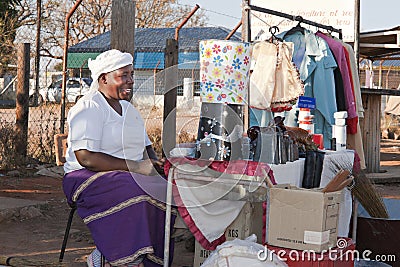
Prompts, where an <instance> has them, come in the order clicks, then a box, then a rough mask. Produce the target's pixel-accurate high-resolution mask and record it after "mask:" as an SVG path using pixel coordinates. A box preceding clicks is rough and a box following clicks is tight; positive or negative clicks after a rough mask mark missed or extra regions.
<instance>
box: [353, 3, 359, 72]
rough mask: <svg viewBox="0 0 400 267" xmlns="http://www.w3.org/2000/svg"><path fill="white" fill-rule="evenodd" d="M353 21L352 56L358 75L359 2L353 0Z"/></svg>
mask: <svg viewBox="0 0 400 267" xmlns="http://www.w3.org/2000/svg"><path fill="white" fill-rule="evenodd" d="M354 20H355V21H354V55H355V57H356V66H357V73H358V74H360V64H359V63H360V0H355V14H354Z"/></svg>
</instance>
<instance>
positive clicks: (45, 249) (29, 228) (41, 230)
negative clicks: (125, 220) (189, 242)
mask: <svg viewBox="0 0 400 267" xmlns="http://www.w3.org/2000/svg"><path fill="white" fill-rule="evenodd" d="M381 152H382V153H381V162H382V164H381V165H382V166H388V165H399V166H400V141H393V140H384V141H382V149H381ZM376 187H377V189H378V190H379V192H381V193H382V195H384V196H390V197H394V198H400V184H386V185H376ZM0 197H12V198H21V199H31V200H41V201H45V202H46V204H44V205H41V206H40V208H39V209H38V211H39V213H36V216H33V218H30V219H23V218H22V217H21V216H17V215H16V216H14V218H13V219H11V220H7V221H0V259H1V256H7V257H10V256H15V257H21V259H24V260H31V261H33V262H37V261H38V260H45V261H48V262H57V261H58V256H59V250H60V248H61V244H62V238H63V235H64V230H65V226H66V223H67V218H68V213H69V207H68V205H67V203H66V201H65V196H64V195H63V193H62V189H61V178H52V177H46V176H33V175H31V176H30V175H28V176H24V177H12V176H0ZM175 246H176V249H175V257H174V263H173V266H191V264H192V257H193V253H192V252H190V251H188V250H187V249H186V248H185V241H184V239H180V240H179V241H178V242H176V243H175ZM93 248H94V244H93V241H92V239H91V236H90V233H89V232H88V230H87V228H86V226H85V225H84V224H83V222H82V220H81V219H80V218H79V217H78V216H77V215H76V216H74V221H73V223H72V229H71V234H70V238H69V240H68V245H67V251H66V254H65V257H64V266H77V267H78V266H86V256H87V255H88V254H89V253H90V252H91V251H92V250H93ZM1 264H2V263H1V262H0V265H1ZM19 266H28V264H26V263H25V264H21V265H19ZM37 266H45V265H44V264H39V265H37Z"/></svg>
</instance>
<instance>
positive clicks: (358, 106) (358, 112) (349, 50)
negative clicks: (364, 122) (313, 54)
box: [335, 39, 364, 118]
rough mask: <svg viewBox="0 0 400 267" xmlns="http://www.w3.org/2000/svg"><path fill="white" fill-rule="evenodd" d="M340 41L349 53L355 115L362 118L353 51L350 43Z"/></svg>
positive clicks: (361, 105)
mask: <svg viewBox="0 0 400 267" xmlns="http://www.w3.org/2000/svg"><path fill="white" fill-rule="evenodd" d="M335 40H338V39H335ZM338 41H341V40H338ZM341 42H342V45H343V46H344V48H345V49H346V50H347V52H348V53H349V59H350V72H351V77H352V81H353V87H354V98H355V99H356V111H357V115H358V117H360V118H364V107H363V104H362V98H361V86H360V77H359V76H358V71H357V64H356V57H355V53H354V50H353V47H352V46H351V45H349V44H347V43H345V42H343V41H341Z"/></svg>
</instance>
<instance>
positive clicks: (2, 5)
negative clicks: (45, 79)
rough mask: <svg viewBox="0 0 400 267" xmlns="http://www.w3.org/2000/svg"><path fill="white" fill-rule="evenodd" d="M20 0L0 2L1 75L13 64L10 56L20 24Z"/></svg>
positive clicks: (3, 0)
mask: <svg viewBox="0 0 400 267" xmlns="http://www.w3.org/2000/svg"><path fill="white" fill-rule="evenodd" d="M19 4H20V2H19V1H18V0H2V1H1V2H0V75H2V74H3V72H4V71H5V70H6V69H7V67H8V64H10V63H11V57H10V54H11V52H12V50H13V42H14V39H15V35H16V30H17V28H18V27H19V24H18V11H17V9H16V7H17V6H18V5H19Z"/></svg>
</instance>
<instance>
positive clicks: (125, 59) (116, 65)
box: [88, 49, 133, 90]
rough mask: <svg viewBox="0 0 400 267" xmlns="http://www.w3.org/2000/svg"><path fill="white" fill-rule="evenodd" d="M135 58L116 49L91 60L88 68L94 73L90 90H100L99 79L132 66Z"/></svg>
mask: <svg viewBox="0 0 400 267" xmlns="http://www.w3.org/2000/svg"><path fill="white" fill-rule="evenodd" d="M132 64H133V58H132V55H131V54H129V53H123V52H121V51H119V50H116V49H111V50H108V51H106V52H103V53H101V54H100V55H98V56H97V57H96V59H90V58H89V61H88V67H89V69H90V71H91V72H92V79H93V82H92V84H91V86H90V90H98V89H99V81H98V79H99V77H100V75H101V74H103V73H109V72H112V71H114V70H117V69H120V68H122V67H125V66H128V65H132Z"/></svg>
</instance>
